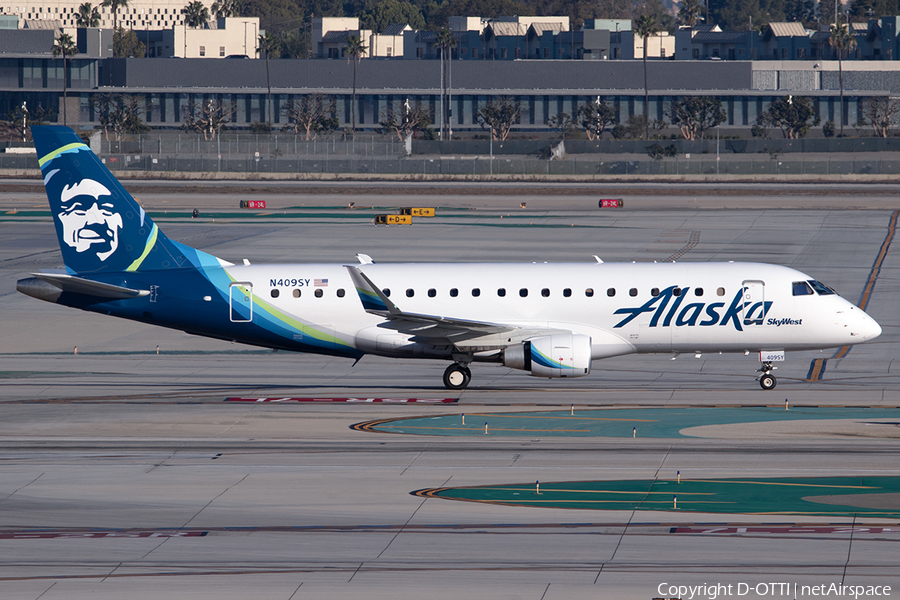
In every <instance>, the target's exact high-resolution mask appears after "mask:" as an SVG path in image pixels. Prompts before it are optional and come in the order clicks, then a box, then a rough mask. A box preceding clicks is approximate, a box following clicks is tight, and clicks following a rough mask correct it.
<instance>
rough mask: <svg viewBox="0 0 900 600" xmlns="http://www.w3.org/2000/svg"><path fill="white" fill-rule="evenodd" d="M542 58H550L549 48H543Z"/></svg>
mask: <svg viewBox="0 0 900 600" xmlns="http://www.w3.org/2000/svg"><path fill="white" fill-rule="evenodd" d="M544 58H550V48H544Z"/></svg>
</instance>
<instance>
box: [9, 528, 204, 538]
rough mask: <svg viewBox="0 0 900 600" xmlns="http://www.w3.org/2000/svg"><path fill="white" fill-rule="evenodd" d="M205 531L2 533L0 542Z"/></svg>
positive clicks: (187, 534)
mask: <svg viewBox="0 0 900 600" xmlns="http://www.w3.org/2000/svg"><path fill="white" fill-rule="evenodd" d="M206 533H207V532H205V531H128V530H123V531H0V540H46V539H53V538H56V539H73V540H74V539H79V540H82V539H89V538H105V539H109V538H170V537H202V536H204V535H206Z"/></svg>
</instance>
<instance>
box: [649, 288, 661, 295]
mask: <svg viewBox="0 0 900 600" xmlns="http://www.w3.org/2000/svg"><path fill="white" fill-rule="evenodd" d="M650 295H651V296H653V297H656V296H659V288H653V289H652V290H650Z"/></svg>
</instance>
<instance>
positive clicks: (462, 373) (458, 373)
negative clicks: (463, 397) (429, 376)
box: [444, 362, 472, 390]
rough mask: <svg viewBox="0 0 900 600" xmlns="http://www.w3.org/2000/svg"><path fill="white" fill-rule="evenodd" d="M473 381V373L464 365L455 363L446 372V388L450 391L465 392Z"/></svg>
mask: <svg viewBox="0 0 900 600" xmlns="http://www.w3.org/2000/svg"><path fill="white" fill-rule="evenodd" d="M470 381H472V372H471V371H470V370H469V367H467V366H466V365H464V364H462V363H458V362H457V363H453V364H452V365H450V366H449V367H447V370H446V371H444V387H446V388H447V389H448V390H464V389H466V387H468V385H469V382H470Z"/></svg>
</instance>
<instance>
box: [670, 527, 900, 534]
mask: <svg viewBox="0 0 900 600" xmlns="http://www.w3.org/2000/svg"><path fill="white" fill-rule="evenodd" d="M851 532H853V534H857V533H900V527H863V526H860V525H857V526H855V527H854V526H852V525H846V526H840V525H838V526H825V527H802V526H791V525H785V526H783V527H672V528H671V529H669V533H851Z"/></svg>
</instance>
